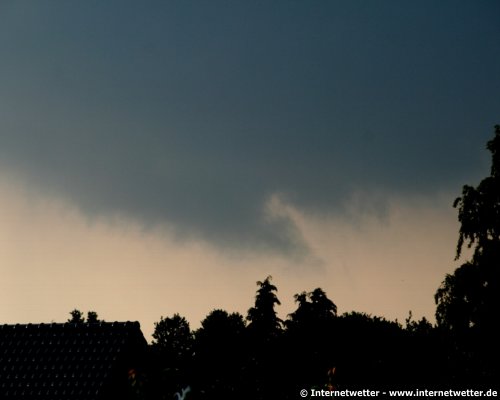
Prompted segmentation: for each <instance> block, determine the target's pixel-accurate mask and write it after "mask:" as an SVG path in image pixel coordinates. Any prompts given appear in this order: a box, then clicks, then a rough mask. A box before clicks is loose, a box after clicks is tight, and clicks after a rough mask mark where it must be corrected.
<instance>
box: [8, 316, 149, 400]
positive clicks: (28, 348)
mask: <svg viewBox="0 0 500 400" xmlns="http://www.w3.org/2000/svg"><path fill="white" fill-rule="evenodd" d="M146 347H147V343H146V341H145V339H144V336H143V335H142V332H141V330H140V325H139V323H138V322H112V323H106V322H100V323H95V324H83V323H82V324H74V323H66V324H29V325H0V399H21V398H22V399H65V400H69V399H87V400H90V399H103V398H107V397H106V396H107V393H111V392H114V393H115V395H116V394H118V393H120V391H125V390H126V388H124V387H121V388H120V387H118V386H119V385H122V386H124V385H125V386H126V385H127V384H128V381H127V379H128V376H127V375H128V374H129V373H130V371H131V370H132V369H133V368H136V367H135V365H136V364H137V362H138V359H139V358H140V355H141V352H144V351H145V348H146ZM117 385H118V386H117ZM111 398H117V397H115V396H111Z"/></svg>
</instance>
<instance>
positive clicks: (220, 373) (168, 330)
mask: <svg viewBox="0 0 500 400" xmlns="http://www.w3.org/2000/svg"><path fill="white" fill-rule="evenodd" d="M487 148H488V150H489V151H490V152H491V153H492V156H493V162H492V167H491V175H490V176H488V177H487V178H485V179H483V180H482V181H481V182H480V184H479V185H478V186H477V187H472V186H467V185H466V186H464V187H463V191H462V196H460V197H458V198H457V199H456V200H455V202H454V207H456V208H458V218H459V221H460V224H461V226H460V231H459V239H458V245H457V253H456V258H457V259H458V258H459V257H460V256H461V251H462V247H463V245H465V244H466V245H467V246H468V247H469V248H472V249H473V255H472V259H471V260H469V261H466V262H465V263H464V264H462V265H461V266H460V267H459V268H457V269H456V270H455V271H454V273H453V274H448V275H446V277H445V279H444V281H443V282H442V283H441V285H440V287H439V288H438V290H437V292H436V294H435V301H436V305H437V308H436V324H435V325H432V324H431V323H429V322H428V321H427V320H426V319H425V318H422V319H421V320H418V321H415V320H413V318H412V314H411V311H410V313H409V316H408V318H407V319H406V321H405V323H404V325H403V324H401V323H399V322H398V321H397V320H396V321H388V320H386V319H385V318H381V317H376V316H371V315H367V314H364V313H359V312H350V313H344V314H342V315H338V314H337V306H336V305H335V304H334V302H333V301H332V300H331V299H329V298H328V297H327V295H326V293H325V292H324V291H323V290H322V289H321V288H316V289H314V290H313V291H311V292H302V293H299V294H296V295H295V302H296V304H297V309H296V310H295V311H294V312H292V313H291V314H289V315H288V317H287V319H286V320H285V321H283V320H281V319H280V318H279V317H278V315H277V313H276V310H275V306H277V305H279V304H280V301H279V299H278V296H277V292H278V289H277V287H276V286H275V285H273V284H272V282H271V277H270V276H268V277H267V278H266V279H265V280H263V281H259V282H257V287H258V289H257V293H256V296H255V305H254V306H253V307H252V308H250V309H249V310H248V313H247V315H246V317H244V316H243V315H241V314H239V313H231V314H230V313H228V312H227V311H224V310H213V311H212V312H210V313H209V314H208V315H207V316H206V318H205V319H204V320H203V321H202V322H201V327H200V328H199V329H197V330H195V331H192V330H191V329H190V326H189V323H188V321H187V320H186V319H185V318H184V317H182V316H180V315H179V314H175V315H173V316H172V317H165V318H164V317H162V318H161V319H160V321H159V322H157V323H155V331H154V334H153V342H152V344H151V345H150V352H149V360H148V361H147V362H146V363H145V367H144V371H142V377H141V379H142V388H143V390H142V396H143V398H145V399H169V400H170V399H175V398H181V394H183V393H184V394H185V398H186V399H252V400H259V399H297V398H299V390H300V389H303V388H306V389H310V388H313V387H316V388H318V389H321V388H323V389H332V388H336V389H342V388H354V387H361V388H367V387H370V386H372V387H378V388H381V387H384V386H385V387H392V388H395V387H398V386H401V385H403V386H405V387H406V388H408V387H411V388H415V387H416V388H424V386H425V387H426V388H429V387H434V386H437V387H440V386H442V385H447V386H446V387H447V388H449V386H448V385H452V387H465V388H470V386H471V385H485V386H486V387H489V388H491V387H493V386H497V385H498V383H497V382H500V379H499V378H500V376H499V370H498V362H499V344H498V341H499V337H500V335H499V334H498V324H497V323H496V322H497V321H496V320H497V315H498V313H497V311H496V309H495V307H496V306H497V305H498V304H500V301H499V287H498V285H499V268H500V126H496V127H495V136H494V138H493V139H492V140H490V141H489V142H488V144H487ZM75 311H78V310H75ZM75 311H74V312H73V313H75ZM73 313H72V315H73V317H74V318H77V319H78V318H80V319H81V318H82V315H81V313H80V314H78V313H76V314H73ZM94 314H95V313H94ZM94 314H92V316H91V315H90V313H89V316H88V320H90V319H91V317H92V318H96V319H97V314H95V315H94ZM183 390H184V392H183Z"/></svg>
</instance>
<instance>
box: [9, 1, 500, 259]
mask: <svg viewBox="0 0 500 400" xmlns="http://www.w3.org/2000/svg"><path fill="white" fill-rule="evenodd" d="M499 11H500V8H499V6H498V4H496V3H493V2H478V3H474V4H473V3H466V4H460V3H456V2H449V3H447V2H441V3H439V5H436V4H433V3H432V2H427V3H425V2H424V3H422V2H408V3H404V4H401V3H400V2H377V3H366V2H359V3H358V2H342V3H341V2H329V3H314V4H310V3H304V2H288V1H287V2H282V3H281V2H276V1H275V2H271V3H269V4H267V3H264V2H261V3H254V2H215V3H214V2H209V3H208V2H158V3H156V2H150V3H147V5H143V4H139V3H125V2H107V3H106V4H101V3H99V2H81V3H78V4H75V3H72V4H71V5H70V4H68V3H66V2H47V3H40V2H33V3H32V4H29V3H26V2H25V3H7V5H3V9H2V13H1V16H0V52H1V54H2V62H1V63H0V121H1V122H0V129H1V131H0V162H1V165H2V166H3V168H6V169H8V170H10V171H14V172H15V173H16V174H19V175H20V176H23V177H24V178H25V179H28V180H29V181H30V182H32V183H33V184H35V185H38V187H39V188H43V189H44V190H49V191H51V192H54V193H57V194H58V195H63V196H65V197H67V198H69V199H71V200H72V201H74V202H75V203H76V204H78V205H79V206H80V207H81V208H82V210H84V211H85V212H87V213H89V214H90V215H107V214H114V213H118V214H125V215H127V216H129V217H132V218H136V219H138V220H140V221H143V222H144V223H146V224H148V225H149V224H161V223H163V222H166V223H170V224H173V225H174V226H175V227H176V230H177V232H178V233H179V234H180V235H195V236H197V237H201V238H204V239H208V240H210V241H213V242H215V243H216V244H221V243H224V244H227V245H229V246H243V247H252V246H257V247H259V248H263V247H264V248H269V249H282V250H286V251H290V252H295V253H296V254H301V253H304V252H306V251H307V246H306V244H304V243H303V241H302V239H301V237H300V233H299V232H298V231H297V230H296V229H295V227H294V226H293V224H292V223H291V221H289V220H287V218H286V217H275V218H272V217H270V216H269V215H266V213H265V212H264V206H265V204H266V201H268V200H269V198H270V196H272V195H273V194H274V193H278V194H280V195H282V196H284V197H285V198H286V199H287V200H288V201H290V202H292V203H293V204H296V205H298V206H300V207H302V208H304V209H305V210H309V211H314V212H336V211H337V212H341V211H342V208H341V205H342V204H343V202H345V201H346V199H348V198H349V196H350V195H351V193H352V192H353V191H356V190H360V189H362V190H363V191H366V192H367V193H369V192H370V191H372V190H373V191H378V192H381V191H383V192H385V193H387V194H391V193H396V194H403V195H413V194H422V193H423V194H432V193H434V192H435V191H438V190H448V189H452V190H456V191H457V193H458V192H459V188H460V185H461V184H463V183H466V182H464V179H467V178H469V177H471V176H474V174H475V173H477V172H478V171H481V167H483V165H481V157H483V153H484V151H483V145H484V143H485V141H486V140H487V139H488V138H489V136H491V130H492V126H493V124H495V123H498V122H499V121H498V110H499V109H500V107H499V106H500V99H499V97H498V93H499V89H500V78H499V74H498V71H499V70H500V54H499V47H498V42H499V39H500V29H499V26H498V24H497V18H496V17H497V16H498V15H499Z"/></svg>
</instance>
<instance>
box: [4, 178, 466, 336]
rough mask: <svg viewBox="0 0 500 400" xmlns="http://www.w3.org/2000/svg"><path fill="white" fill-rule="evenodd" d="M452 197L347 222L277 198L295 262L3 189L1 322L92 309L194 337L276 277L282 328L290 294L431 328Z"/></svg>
mask: <svg viewBox="0 0 500 400" xmlns="http://www.w3.org/2000/svg"><path fill="white" fill-rule="evenodd" d="M453 198H454V196H452V195H449V194H445V193H443V194H439V195H436V196H435V198H420V199H412V200H411V201H410V200H408V199H407V200H404V199H390V200H389V203H388V204H389V206H388V211H387V213H386V214H384V215H375V214H374V213H372V212H370V211H369V210H366V209H365V210H363V209H361V208H360V207H359V205H358V204H357V202H356V201H355V199H353V201H352V202H351V206H350V207H351V209H350V212H351V216H350V217H349V218H347V217H343V218H340V217H336V216H334V215H329V216H328V215H326V216H325V215H310V214H305V213H303V212H301V210H299V209H297V208H296V207H294V206H293V205H292V204H286V203H284V202H283V201H282V200H281V199H280V198H279V196H274V197H273V198H271V199H270V201H269V203H268V209H267V212H268V213H271V214H272V213H278V214H283V213H284V214H286V215H287V216H289V217H290V218H291V219H292V220H293V221H294V223H295V224H296V226H297V227H298V228H299V230H300V232H301V234H302V235H303V237H304V238H305V240H306V242H307V244H308V245H309V246H310V248H311V249H312V252H313V256H312V257H310V259H306V260H302V261H298V260H293V259H289V258H286V257H284V256H280V255H278V254H270V253H269V254H262V253H252V252H251V251H247V252H244V251H237V252H228V251H227V250H224V249H220V248H216V247H214V246H213V245H209V244H207V243H204V242H201V241H197V240H187V241H180V240H179V239H178V238H175V236H174V235H173V234H172V233H171V232H170V231H169V229H168V227H164V226H162V227H160V226H159V227H157V228H155V229H151V228H149V229H145V228H143V227H141V226H140V225H139V224H138V223H136V222H134V221H131V220H127V219H125V218H121V217H119V216H115V217H114V218H112V217H109V218H107V219H99V218H96V217H94V218H92V219H89V218H87V217H86V216H84V215H83V214H82V213H81V212H80V211H79V210H78V208H77V207H76V206H75V205H73V204H70V203H68V202H66V201H65V200H63V199H59V198H55V197H50V196H49V195H42V194H39V193H36V192H33V191H32V190H30V189H29V188H27V187H26V186H23V185H22V184H20V183H18V182H16V183H15V182H13V181H12V180H9V179H2V180H0V209H1V210H2V215H1V220H0V254H2V258H1V267H0V268H1V279H0V299H1V301H0V315H1V322H2V323H29V322H33V323H38V322H51V321H54V322H64V321H65V320H66V319H67V318H68V317H69V311H71V310H72V309H74V308H79V309H81V310H82V311H84V312H86V311H89V310H95V311H97V312H98V314H99V316H100V317H101V318H103V319H105V320H107V321H114V320H138V321H139V322H140V323H141V327H142V330H143V332H144V334H145V336H146V337H147V338H148V339H150V335H151V333H152V331H153V328H154V322H155V321H158V320H159V319H160V317H161V316H171V315H172V314H174V313H176V312H178V313H180V314H181V315H183V316H185V317H186V318H187V319H188V321H189V322H190V324H191V326H192V328H194V329H195V328H197V327H198V326H199V324H200V321H201V320H202V319H203V318H204V317H205V316H206V315H207V314H208V313H209V312H210V311H211V310H213V309H215V308H222V309H225V310H227V311H229V312H233V311H237V312H240V313H242V314H243V315H246V311H247V310H248V308H249V307H251V306H252V305H253V300H254V296H255V291H256V289H257V287H256V284H255V283H256V281H257V280H262V279H265V277H266V276H267V275H272V276H273V283H274V284H275V285H276V286H277V287H278V297H279V299H280V300H281V302H282V305H281V306H280V307H278V309H277V310H278V313H279V315H280V317H281V318H286V315H287V314H288V313H290V312H292V311H293V310H294V303H293V295H294V294H295V293H299V292H302V291H304V290H305V291H310V290H313V289H314V288H316V287H321V288H322V289H323V290H325V291H326V293H327V295H328V296H329V298H330V299H332V300H333V301H334V302H335V303H336V305H337V306H338V310H339V313H343V312H349V311H360V312H367V313H370V314H373V315H379V316H384V317H386V318H388V319H396V318H397V319H398V320H399V321H400V322H404V319H405V318H406V317H407V316H408V312H409V310H412V312H413V315H414V317H415V318H420V317H422V316H425V317H426V318H428V319H430V320H431V321H433V320H434V316H433V314H434V300H433V295H434V292H435V291H436V289H437V288H438V286H439V284H440V282H441V281H442V280H443V278H444V276H445V274H446V273H450V272H452V271H453V270H454V268H456V266H458V262H456V261H454V260H453V258H454V251H455V245H456V239H457V232H458V222H457V221H456V210H454V209H453V208H452V206H451V203H452V201H453Z"/></svg>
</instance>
